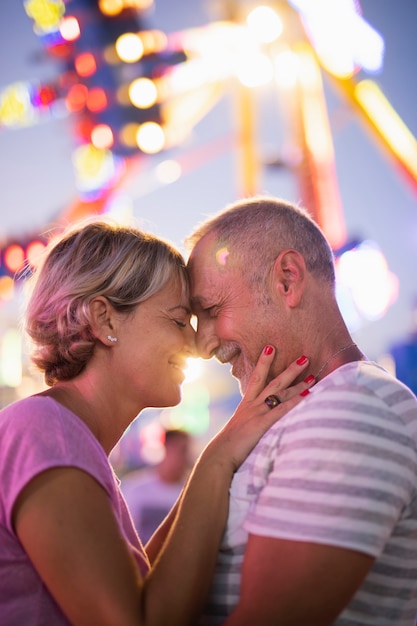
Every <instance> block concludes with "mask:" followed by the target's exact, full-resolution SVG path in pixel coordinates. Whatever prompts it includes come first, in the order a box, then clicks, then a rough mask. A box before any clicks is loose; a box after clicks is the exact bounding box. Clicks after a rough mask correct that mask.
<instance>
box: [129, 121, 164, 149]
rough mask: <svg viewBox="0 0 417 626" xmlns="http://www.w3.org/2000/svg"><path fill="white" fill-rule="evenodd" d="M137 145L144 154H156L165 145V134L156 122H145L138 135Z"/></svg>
mask: <svg viewBox="0 0 417 626" xmlns="http://www.w3.org/2000/svg"><path fill="white" fill-rule="evenodd" d="M136 143H137V145H138V147H139V148H140V150H142V152H146V153H147V154H155V153H156V152H160V150H162V149H163V147H164V145H165V133H164V131H163V129H162V128H161V126H160V125H159V124H157V123H156V122H145V123H144V124H141V125H140V126H139V129H138V132H137V133H136Z"/></svg>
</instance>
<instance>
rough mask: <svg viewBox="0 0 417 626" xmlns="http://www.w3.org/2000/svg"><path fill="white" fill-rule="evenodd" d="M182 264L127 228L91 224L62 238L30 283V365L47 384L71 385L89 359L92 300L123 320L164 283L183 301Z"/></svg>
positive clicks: (167, 248) (170, 250) (169, 250)
mask: <svg viewBox="0 0 417 626" xmlns="http://www.w3.org/2000/svg"><path fill="white" fill-rule="evenodd" d="M184 265H185V264H184V259H183V257H182V256H181V254H180V253H179V252H178V251H177V250H176V249H175V248H174V247H173V246H171V245H170V244H169V243H168V242H166V241H164V240H162V239H160V238H158V237H155V236H154V235H151V234H148V233H144V232H142V231H140V230H139V229H136V228H133V227H127V226H116V225H111V224H108V223H105V222H93V223H90V224H87V225H84V226H80V227H78V228H75V229H73V230H71V231H69V232H68V233H67V234H65V235H64V236H63V237H62V238H61V239H60V241H59V242H58V243H56V244H55V245H53V246H52V248H51V249H50V251H49V252H48V254H47V255H46V257H45V260H44V262H43V264H42V265H41V267H39V269H38V270H37V272H36V274H35V275H34V277H33V283H34V285H33V291H32V295H31V297H30V300H29V303H28V307H27V311H26V317H25V328H26V331H27V333H28V335H29V336H30V337H31V339H32V340H33V342H34V349H33V354H32V361H33V362H34V364H35V365H36V366H37V368H38V369H39V370H40V371H42V372H43V373H44V377H45V382H46V383H47V384H48V385H50V386H52V385H54V384H55V383H56V382H58V381H60V380H69V379H71V378H73V377H74V376H76V375H77V374H79V373H80V372H81V371H82V370H83V368H84V367H85V365H86V363H87V362H88V361H89V359H90V358H91V356H92V354H93V351H94V346H95V338H94V336H93V334H92V332H91V319H90V307H89V303H90V302H91V300H92V299H93V298H95V297H97V296H104V297H106V298H107V299H108V300H109V302H110V303H111V304H112V305H113V307H114V308H115V309H116V310H117V311H119V312H121V313H125V314H128V313H130V312H131V311H133V310H134V308H135V307H136V306H137V305H138V304H140V303H141V302H143V301H144V300H146V299H147V298H150V297H151V296H153V295H154V294H156V293H158V292H159V291H160V290H161V289H163V288H164V286H165V285H166V284H167V283H168V281H173V282H174V283H175V282H177V284H178V285H179V286H180V287H181V289H183V293H186V294H187V295H188V282H187V277H186V271H185V266H184Z"/></svg>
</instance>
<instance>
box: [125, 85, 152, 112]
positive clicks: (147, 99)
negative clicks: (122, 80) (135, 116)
mask: <svg viewBox="0 0 417 626" xmlns="http://www.w3.org/2000/svg"><path fill="white" fill-rule="evenodd" d="M129 98H130V101H131V103H132V104H133V105H134V106H135V107H137V108H138V109H147V108H149V107H151V106H153V105H154V104H155V102H156V101H157V98H158V91H157V88H156V85H155V83H154V82H153V81H152V80H150V79H149V78H137V79H136V80H134V81H133V82H132V83H131V84H130V85H129Z"/></svg>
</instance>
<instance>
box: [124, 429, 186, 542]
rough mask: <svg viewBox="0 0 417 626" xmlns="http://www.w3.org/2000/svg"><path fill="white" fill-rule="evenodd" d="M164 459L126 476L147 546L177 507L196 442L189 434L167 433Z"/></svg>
mask: <svg viewBox="0 0 417 626" xmlns="http://www.w3.org/2000/svg"><path fill="white" fill-rule="evenodd" d="M163 436H164V444H163V457H162V460H161V461H160V462H159V463H157V464H156V465H152V466H148V467H146V468H142V469H138V470H134V471H132V472H129V473H128V474H126V475H125V476H123V478H122V481H121V490H122V493H123V496H124V498H125V500H126V502H127V505H128V507H129V511H130V514H131V515H132V519H133V523H134V525H135V528H136V530H137V531H138V534H139V536H140V538H141V540H142V542H143V543H144V544H146V543H147V542H148V540H149V539H150V538H151V536H152V535H153V533H154V532H155V530H156V529H157V528H158V526H159V525H160V524H161V522H162V521H163V520H164V519H165V517H166V516H167V515H168V513H169V511H170V510H171V509H172V507H173V506H174V504H175V502H176V501H177V499H178V496H179V495H180V493H181V490H182V488H183V486H184V483H185V480H186V478H187V475H188V473H189V471H190V468H191V464H192V459H191V454H192V450H191V444H192V438H191V435H190V434H189V433H187V432H186V431H185V430H180V429H168V430H165V431H164V433H163Z"/></svg>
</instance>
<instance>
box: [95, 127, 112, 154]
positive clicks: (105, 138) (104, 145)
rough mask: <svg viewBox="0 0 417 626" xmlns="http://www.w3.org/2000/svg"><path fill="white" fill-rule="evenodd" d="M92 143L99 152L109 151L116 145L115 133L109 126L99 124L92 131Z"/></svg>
mask: <svg viewBox="0 0 417 626" xmlns="http://www.w3.org/2000/svg"><path fill="white" fill-rule="evenodd" d="M91 143H92V144H93V146H95V147H96V148H98V149H99V150H107V149H108V148H111V146H112V145H113V143H114V137H113V132H112V129H111V128H110V126H108V125H107V124H98V125H97V126H94V128H93V130H92V131H91Z"/></svg>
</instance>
